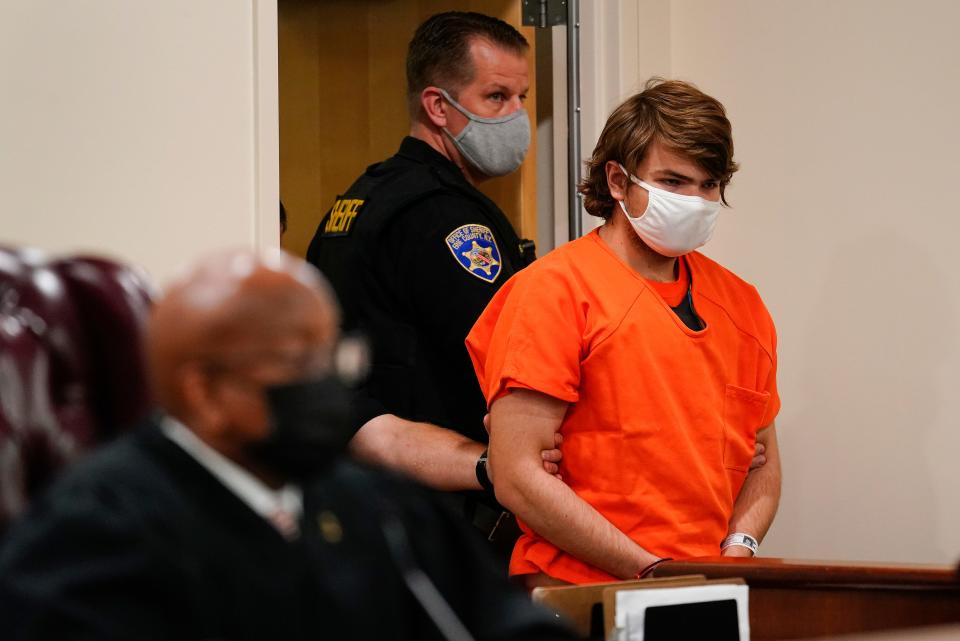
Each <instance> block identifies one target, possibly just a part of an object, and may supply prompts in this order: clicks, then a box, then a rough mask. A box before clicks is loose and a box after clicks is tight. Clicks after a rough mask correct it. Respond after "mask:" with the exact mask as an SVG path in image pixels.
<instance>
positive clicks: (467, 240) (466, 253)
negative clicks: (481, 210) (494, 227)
mask: <svg viewBox="0 0 960 641" xmlns="http://www.w3.org/2000/svg"><path fill="white" fill-rule="evenodd" d="M446 241H447V247H448V248H449V249H450V253H452V254H453V257H454V258H455V259H457V262H458V263H460V266H461V267H463V268H464V269H465V270H467V272H469V273H470V274H472V275H474V276H476V277H477V278H479V279H480V280H485V281H487V282H488V283H492V282H494V281H495V280H497V276H499V275H500V249H499V248H497V241H496V239H495V238H494V237H493V232H492V231H490V228H489V227H484V226H483V225H461V226H460V227H457V228H456V229H454V230H453V231H452V232H450V233H449V234H448V235H447V238H446Z"/></svg>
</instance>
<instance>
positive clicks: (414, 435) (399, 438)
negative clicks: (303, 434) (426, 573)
mask: <svg viewBox="0 0 960 641" xmlns="http://www.w3.org/2000/svg"><path fill="white" fill-rule="evenodd" d="M484 449H486V446H485V445H484V444H482V443H478V442H477V441H474V440H471V439H469V438H467V437H466V436H463V435H462V434H460V433H459V432H455V431H453V430H450V429H446V428H443V427H438V426H436V425H432V424H430V423H417V422H414V421H408V420H405V419H402V418H400V417H398V416H394V415H393V414H383V415H381V416H377V417H376V418H373V419H371V420H369V421H367V422H366V423H365V424H364V425H363V427H361V428H360V430H358V431H357V433H356V434H355V435H354V437H353V439H352V440H351V441H350V452H351V453H352V454H353V455H354V456H355V457H356V458H358V459H360V460H362V461H365V462H367V463H370V464H372V465H380V466H383V467H387V468H390V469H393V470H396V471H398V472H401V473H403V474H406V475H407V476H410V477H412V478H414V479H416V480H417V481H419V482H420V483H422V484H424V485H426V486H428V487H432V488H434V489H436V490H443V491H448V492H454V491H459V490H481V489H483V488H482V487H480V482H479V481H478V480H477V473H476V466H477V459H479V458H480V454H481V453H482V452H483V450H484ZM543 450H544V451H543V452H538V453H537V456H538V458H539V459H540V460H541V463H542V467H541V469H542V470H543V471H544V472H547V473H549V474H555V473H556V472H557V463H559V461H560V458H561V454H560V450H559V449H557V444H554V445H551V446H550V447H548V448H543Z"/></svg>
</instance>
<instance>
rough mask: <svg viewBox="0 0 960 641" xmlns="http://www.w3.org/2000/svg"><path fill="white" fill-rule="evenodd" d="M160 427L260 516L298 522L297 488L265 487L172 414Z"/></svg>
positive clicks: (300, 507)
mask: <svg viewBox="0 0 960 641" xmlns="http://www.w3.org/2000/svg"><path fill="white" fill-rule="evenodd" d="M160 428H161V430H162V431H163V433H164V434H165V435H166V436H167V438H169V439H170V440H171V441H173V442H174V443H176V444H177V445H179V446H180V447H181V448H182V449H183V450H184V451H185V452H186V453H187V454H189V455H190V456H192V457H193V458H194V459H195V460H196V461H197V463H199V464H200V465H202V466H203V467H204V468H205V469H206V470H207V471H208V472H210V473H211V474H212V475H213V476H214V477H216V478H217V480H219V481H220V482H221V483H222V484H223V485H225V486H226V487H227V489H228V490H230V491H231V492H233V493H234V494H235V495H237V497H238V498H239V499H240V500H241V501H243V502H244V503H246V504H247V505H248V506H249V507H250V509H251V510H253V511H254V512H256V513H257V514H259V515H260V516H261V517H263V518H264V519H266V520H267V521H270V522H271V523H272V524H274V525H276V523H275V520H274V519H275V515H276V514H277V513H278V512H281V513H285V514H288V515H289V516H290V517H292V519H293V520H294V522H296V521H299V519H300V515H301V514H302V513H303V492H302V490H301V489H300V488H299V487H297V486H296V485H292V484H289V483H288V484H286V485H284V486H283V487H282V488H280V489H278V490H274V489H272V488H270V487H268V486H267V485H265V484H264V483H263V482H262V481H261V480H260V479H258V478H257V477H255V476H254V475H252V474H250V472H248V471H247V470H245V469H243V468H242V467H240V466H239V465H237V464H236V463H234V462H233V461H231V460H230V459H228V458H227V457H225V456H224V455H222V454H220V453H219V452H217V451H216V450H215V449H213V448H212V447H210V446H209V445H207V444H206V443H204V442H203V441H201V440H200V439H199V438H198V437H197V435H196V434H194V433H193V432H192V431H191V430H190V428H188V427H187V426H186V425H184V424H183V423H181V422H180V421H178V420H176V419H175V418H173V417H170V416H165V417H164V418H163V421H162V423H161V426H160Z"/></svg>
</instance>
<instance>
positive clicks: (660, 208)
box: [617, 163, 720, 257]
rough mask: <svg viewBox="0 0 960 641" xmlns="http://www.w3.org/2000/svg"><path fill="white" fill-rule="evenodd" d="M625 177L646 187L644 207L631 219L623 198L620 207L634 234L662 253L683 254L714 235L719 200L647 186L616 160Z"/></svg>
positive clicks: (704, 242) (665, 254) (703, 243)
mask: <svg viewBox="0 0 960 641" xmlns="http://www.w3.org/2000/svg"><path fill="white" fill-rule="evenodd" d="M617 164H618V166H619V167H620V171H622V172H623V173H624V174H625V175H626V176H627V178H629V179H630V180H631V181H632V182H633V183H635V184H637V185H639V186H640V187H643V188H644V189H645V190H647V194H648V196H647V209H646V211H644V212H643V213H642V214H640V216H639V217H637V218H634V217H633V216H631V215H630V213H629V212H628V211H627V206H626V205H625V204H624V201H622V200H621V201H618V202H619V203H620V209H622V210H623V213H624V214H625V215H626V217H627V220H629V221H630V224H631V225H633V230H634V231H635V232H637V236H639V237H640V239H641V240H642V241H643V242H645V243H646V244H647V246H649V247H650V249H652V250H653V251H655V252H657V253H658V254H661V255H663V256H674V257H675V256H683V255H684V254H689V253H690V252H692V251H693V250H695V249H698V248H700V247H703V246H704V245H705V244H707V241H708V240H710V237H711V236H713V230H714V228H715V227H716V225H717V216H718V215H719V214H720V201H719V200H706V199H705V198H700V197H699V196H685V195H683V194H675V193H673V192H672V191H667V190H665V189H658V188H656V187H654V186H652V185H648V184H647V183H645V182H643V181H642V180H640V179H639V178H637V177H636V176H634V175H632V174H631V173H630V172H628V171H627V170H626V168H625V167H624V166H623V165H620V164H619V163H617Z"/></svg>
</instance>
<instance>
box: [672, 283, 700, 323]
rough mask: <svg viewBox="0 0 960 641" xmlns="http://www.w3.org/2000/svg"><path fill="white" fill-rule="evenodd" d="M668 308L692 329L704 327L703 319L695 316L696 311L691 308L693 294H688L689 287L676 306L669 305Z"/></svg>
mask: <svg viewBox="0 0 960 641" xmlns="http://www.w3.org/2000/svg"><path fill="white" fill-rule="evenodd" d="M670 309H672V310H673V312H674V313H675V314H676V315H677V316H678V317H679V318H680V320H682V321H683V324H684V325H686V326H687V327H689V328H690V329H692V330H693V331H695V332H699V331H700V330H702V329H703V328H704V327H705V325H704V324H703V321H702V320H701V319H700V317H699V316H697V312H696V311H695V310H694V309H693V296H692V295H691V294H690V290H689V289H687V295H686V296H684V297H683V301H681V302H680V304H679V305H677V306H676V307H671V308H670Z"/></svg>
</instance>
